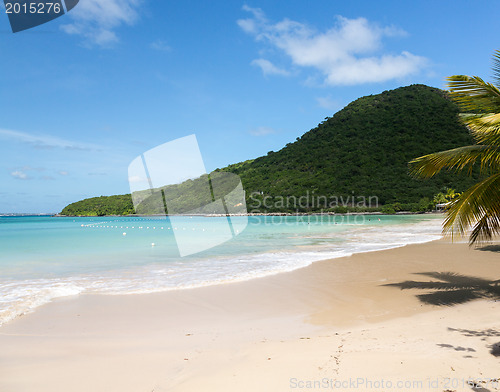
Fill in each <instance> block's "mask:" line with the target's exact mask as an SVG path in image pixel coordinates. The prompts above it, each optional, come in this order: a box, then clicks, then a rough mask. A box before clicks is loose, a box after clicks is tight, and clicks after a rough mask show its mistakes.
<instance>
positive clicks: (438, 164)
mask: <svg viewBox="0 0 500 392" xmlns="http://www.w3.org/2000/svg"><path fill="white" fill-rule="evenodd" d="M478 161H479V163H480V168H481V172H482V173H486V172H488V171H490V170H495V171H496V170H500V147H491V146H486V145H474V146H465V147H459V148H454V149H452V150H447V151H441V152H437V153H434V154H429V155H425V156H423V157H420V158H416V159H414V160H412V161H411V162H410V167H411V174H412V175H414V176H415V177H421V178H429V177H432V176H434V175H436V174H437V173H439V172H440V171H441V170H443V169H448V170H455V171H462V170H464V169H465V168H468V172H469V173H470V172H471V170H472V167H473V166H474V164H476V163H477V162H478Z"/></svg>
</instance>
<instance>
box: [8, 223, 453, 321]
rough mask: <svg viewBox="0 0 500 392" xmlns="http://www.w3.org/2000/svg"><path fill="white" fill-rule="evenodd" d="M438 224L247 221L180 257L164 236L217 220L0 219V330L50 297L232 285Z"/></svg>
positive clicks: (389, 243) (426, 234) (394, 243)
mask: <svg viewBox="0 0 500 392" xmlns="http://www.w3.org/2000/svg"><path fill="white" fill-rule="evenodd" d="M233 219H234V218H233ZM236 219H238V218H236ZM241 219H246V218H241ZM442 219H443V218H442V216H440V215H432V214H431V215H392V216H378V215H335V216H332V215H330V216H287V217H284V216H250V217H248V226H247V228H246V229H245V230H244V231H243V232H242V233H241V234H240V235H238V236H236V237H235V238H233V239H231V240H230V241H228V242H225V243H223V244H221V245H219V246H216V247H214V248H211V249H208V250H206V251H204V252H201V253H198V254H194V255H190V256H187V257H180V256H179V250H178V248H177V245H176V241H175V237H174V235H173V231H174V230H179V231H181V230H190V229H191V228H193V229H192V230H195V229H194V228H195V227H197V226H200V227H207V225H208V227H213V228H215V229H217V228H218V227H222V226H223V225H225V224H227V219H226V218H225V217H224V218H220V217H199V216H198V217H187V216H186V217H183V218H182V219H181V220H180V221H179V220H177V222H176V227H173V226H172V225H171V224H170V222H169V220H168V219H160V218H144V217H143V218H140V217H102V218H98V217H93V218H66V217H39V216H33V217H29V216H26V217H25V216H23V217H0V249H1V252H0V325H1V324H2V323H5V322H8V321H9V320H12V319H14V318H15V317H17V316H19V315H22V314H25V313H28V312H30V311H32V310H33V309H35V308H36V307H38V306H41V305H43V304H45V303H47V302H49V301H51V300H52V299H54V298H58V297H65V296H74V295H79V294H106V295H128V294H137V293H152V292H160V291H167V290H180V289H187V288H194V287H201V286H208V285H214V284H224V283H231V282H238V281H244V280H249V279H253V278H259V277H264V276H267V275H272V274H276V273H280V272H286V271H292V270H295V269H298V268H302V267H306V266H308V265H310V264H311V263H313V262H315V261H318V260H324V259H335V258H338V257H342V256H349V255H351V254H353V253H360V252H370V251H375V250H383V249H390V248H395V247H400V246H404V245H407V244H414V243H423V242H428V241H432V240H436V239H439V238H440V237H441V234H440V233H441V224H442ZM207 222H208V223H207ZM193 241H196V236H195V235H194V236H193ZM333 262H334V261H333Z"/></svg>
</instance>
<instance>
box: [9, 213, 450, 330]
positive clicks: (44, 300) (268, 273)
mask: <svg viewBox="0 0 500 392" xmlns="http://www.w3.org/2000/svg"><path fill="white" fill-rule="evenodd" d="M410 224H411V223H410ZM427 236H428V237H429V238H427V239H425V240H422V239H419V240H418V241H417V240H415V239H414V241H415V242H410V243H398V242H397V241H396V242H393V243H387V244H384V243H380V244H372V246H371V248H369V249H363V248H362V247H361V248H357V249H348V248H347V249H332V250H331V251H330V252H327V254H324V253H323V254H322V253H321V252H320V251H318V249H316V251H313V250H307V249H305V250H304V249H302V250H298V248H297V249H296V250H289V251H285V250H282V251H280V252H278V251H268V252H264V253H260V254H258V255H251V256H249V257H267V256H269V255H275V257H276V256H279V257H278V258H277V259H275V261H279V262H280V263H281V262H282V261H283V260H289V259H294V258H295V259H296V260H300V261H299V262H297V261H296V263H295V264H293V265H281V264H280V265H281V268H280V269H264V270H255V271H253V273H252V274H251V275H241V276H240V275H236V276H234V275H233V276H232V277H226V276H225V275H224V274H223V275H222V276H221V278H219V279H215V280H214V279H212V280H210V279H208V280H206V281H198V282H197V283H196V284H191V283H178V284H177V285H174V286H168V285H167V286H162V287H159V286H158V287H154V288H153V287H150V286H151V284H152V283H150V284H149V286H148V285H146V286H142V287H141V286H137V287H135V288H134V287H129V288H128V289H124V290H125V291H123V290H120V289H117V290H118V291H112V290H108V287H106V289H105V290H104V292H102V288H101V292H99V290H100V289H96V288H95V287H93V288H90V287H88V286H85V284H86V282H87V281H88V279H89V277H91V276H90V275H82V276H73V277H68V278H61V280H59V279H58V280H57V282H53V284H54V285H55V286H57V287H53V286H49V287H48V288H49V291H46V290H45V288H42V289H43V290H45V291H43V292H44V293H45V294H44V295H42V296H39V297H36V298H34V300H32V299H30V301H29V306H28V307H26V306H24V304H23V305H22V306H21V307H19V305H16V306H17V309H16V310H13V309H12V308H8V309H7V311H6V312H4V314H5V315H7V318H5V317H4V315H2V317H3V319H2V320H1V321H0V327H1V326H3V325H6V324H8V323H10V322H12V321H13V320H15V319H16V318H18V317H21V316H25V315H29V314H31V313H33V312H36V311H37V309H38V308H39V307H40V306H44V305H46V304H48V303H51V302H53V301H57V300H59V299H64V298H66V297H75V296H76V297H78V296H86V295H143V294H145V295H148V294H161V293H168V292H172V291H182V290H192V289H202V288H206V287H214V286H220V285H226V284H236V283H244V282H250V281H252V280H255V279H264V278H267V277H272V276H276V275H279V274H284V273H290V272H294V271H296V270H300V269H302V268H307V267H309V266H311V265H312V264H314V263H318V262H323V261H325V260H337V259H340V258H344V257H350V256H352V255H356V254H362V253H371V252H380V251H385V250H391V249H397V248H401V247H405V246H408V245H414V244H423V243H427V242H432V241H437V240H439V238H442V237H441V234H440V233H435V235H434V234H432V233H430V232H429V233H427ZM430 237H433V238H430ZM358 245H360V244H358ZM303 252H305V253H304V254H306V255H307V254H308V253H311V252H313V253H314V254H315V255H316V256H314V255H313V256H311V255H307V257H306V258H304V255H303ZM299 257H301V258H300V259H299ZM222 267H223V266H221V265H219V268H222ZM139 272H140V271H139ZM91 278H92V277H91ZM93 278H94V279H97V281H100V280H101V279H107V277H104V278H102V277H101V276H100V275H98V274H97V275H95V276H93ZM150 279H151V278H150ZM116 283H118V284H120V283H121V282H115V283H114V284H116ZM128 283H130V282H124V284H128ZM61 285H63V286H61ZM82 285H83V286H82ZM34 289H36V288H34ZM61 289H62V290H67V291H66V292H69V294H61ZM54 290H55V291H54ZM53 291H54V292H53ZM75 292H76V293H75Z"/></svg>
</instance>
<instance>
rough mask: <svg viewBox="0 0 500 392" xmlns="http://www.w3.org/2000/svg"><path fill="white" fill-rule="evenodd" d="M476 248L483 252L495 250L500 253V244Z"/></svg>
mask: <svg viewBox="0 0 500 392" xmlns="http://www.w3.org/2000/svg"><path fill="white" fill-rule="evenodd" d="M476 250H480V251H482V252H495V253H500V245H486V246H482V247H481V248H476Z"/></svg>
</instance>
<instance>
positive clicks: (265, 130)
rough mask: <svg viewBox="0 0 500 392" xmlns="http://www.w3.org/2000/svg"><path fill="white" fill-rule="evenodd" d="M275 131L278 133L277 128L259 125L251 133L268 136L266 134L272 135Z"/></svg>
mask: <svg viewBox="0 0 500 392" xmlns="http://www.w3.org/2000/svg"><path fill="white" fill-rule="evenodd" d="M273 133H276V130H274V129H273V128H270V127H257V128H255V129H252V130H251V131H250V135H253V136H266V135H271V134H273Z"/></svg>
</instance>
